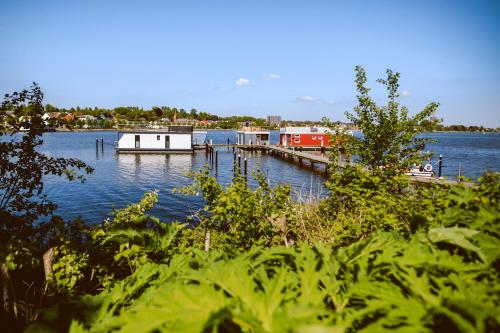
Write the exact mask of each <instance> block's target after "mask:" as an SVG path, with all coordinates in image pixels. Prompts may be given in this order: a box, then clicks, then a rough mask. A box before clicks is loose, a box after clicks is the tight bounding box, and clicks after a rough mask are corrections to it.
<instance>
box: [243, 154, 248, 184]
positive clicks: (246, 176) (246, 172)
mask: <svg viewBox="0 0 500 333" xmlns="http://www.w3.org/2000/svg"><path fill="white" fill-rule="evenodd" d="M244 163H245V182H246V181H247V180H248V164H247V158H246V157H245V161H244Z"/></svg>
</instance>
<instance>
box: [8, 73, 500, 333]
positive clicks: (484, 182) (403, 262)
mask: <svg viewBox="0 0 500 333" xmlns="http://www.w3.org/2000/svg"><path fill="white" fill-rule="evenodd" d="M366 82H367V80H366V73H365V71H364V69H363V68H362V67H357V68H356V85H357V91H358V96H357V97H358V105H357V106H356V107H355V108H354V110H353V112H352V114H349V115H348V117H349V118H350V119H351V120H352V122H353V123H355V124H356V125H357V126H359V127H360V128H362V129H363V131H364V133H365V135H364V137H363V138H355V137H352V136H343V135H342V134H339V136H338V137H337V140H336V142H335V144H334V145H333V146H332V147H331V150H332V152H331V156H337V154H338V153H339V152H340V151H342V153H344V154H346V155H350V156H357V158H356V162H357V163H356V164H354V163H353V164H351V163H339V162H338V161H337V160H336V159H334V158H332V161H331V163H330V166H329V180H328V182H327V184H326V185H327V187H328V189H329V192H330V194H329V196H328V197H327V198H325V199H321V200H312V199H310V200H303V201H296V200H293V199H292V196H291V189H290V187H289V186H287V185H286V184H282V185H278V186H275V187H271V186H270V185H269V183H268V182H267V180H266V179H265V177H264V176H263V175H262V174H260V173H256V174H254V175H253V177H254V178H255V180H256V181H257V184H258V185H257V186H256V187H253V188H251V187H249V186H248V185H247V181H246V180H245V178H244V177H242V176H241V174H240V172H239V170H238V168H235V174H234V179H233V182H232V183H231V184H230V185H229V186H227V187H224V186H222V185H220V184H219V183H218V182H217V179H216V178H215V177H214V176H213V174H212V170H210V169H208V168H207V169H203V170H200V171H198V172H195V173H193V174H192V175H191V176H192V177H193V184H192V185H191V186H188V187H186V188H181V189H178V190H177V191H178V192H179V195H200V196H203V198H204V200H205V202H206V205H205V207H204V208H203V209H202V210H200V211H198V212H196V213H195V214H193V216H192V217H191V221H192V222H191V223H162V221H161V220H160V219H159V218H157V217H155V216H152V215H150V214H149V211H150V210H151V208H153V206H154V204H155V202H156V200H157V199H158V196H157V192H155V191H153V192H149V193H146V194H145V195H144V197H143V199H142V200H141V201H140V202H138V203H136V204H132V205H130V206H129V207H126V208H124V209H122V210H116V211H114V212H113V213H112V216H111V217H110V218H109V219H107V220H105V221H103V222H102V223H100V224H97V225H94V226H86V225H85V224H83V223H81V222H78V221H77V222H76V223H64V222H63V221H61V220H60V219H57V218H56V217H52V218H51V219H50V220H49V222H46V223H43V224H38V223H36V221H35V220H34V219H33V218H31V219H26V222H25V223H22V224H19V226H20V227H19V229H8V228H7V224H5V225H4V224H2V227H3V229H1V231H2V237H4V238H3V239H5V242H2V243H1V244H2V245H1V248H0V260H1V262H2V277H1V280H0V281H1V288H2V293H3V298H4V299H3V301H4V302H3V304H4V306H3V307H2V309H1V316H2V318H1V320H2V321H3V323H5V325H2V327H8V328H10V329H11V330H12V331H21V330H23V329H24V328H26V332H38V331H44V332H66V331H70V332H112V331H122V332H358V331H366V332H373V331H400V332H448V331H449V332H495V331H498V330H500V313H499V312H498V310H497V309H498V307H499V306H500V289H499V288H498V285H499V281H500V270H499V267H500V247H499V246H498V245H499V244H500V223H499V222H500V203H499V200H500V174H499V173H486V174H485V175H483V177H481V178H480V179H479V181H478V184H477V185H476V186H474V187H466V186H464V185H463V184H457V185H453V186H450V185H438V184H432V183H428V184H420V185H417V184H412V183H410V182H409V180H408V178H406V177H405V176H402V175H401V170H404V169H405V168H406V167H407V166H408V165H410V164H411V163H414V162H415V161H418V160H419V159H421V158H422V156H423V155H422V151H423V148H424V147H425V143H426V142H425V141H423V140H422V139H419V138H418V137H417V134H418V133H419V130H421V129H422V128H423V124H422V121H423V120H425V119H427V117H428V116H429V114H431V113H432V112H433V111H434V110H435V109H436V108H437V107H438V104H436V103H431V104H429V105H428V106H427V107H426V108H425V109H424V110H423V111H421V112H419V113H417V114H416V115H415V116H410V115H409V113H408V110H407V109H406V108H405V107H403V106H401V105H400V104H399V102H398V82H399V74H398V73H394V72H392V71H388V72H387V77H386V78H385V79H384V80H380V81H379V82H380V83H381V84H383V85H384V87H386V88H387V92H388V103H387V105H385V106H378V105H377V104H376V103H375V101H374V100H373V99H372V98H371V97H370V95H369V89H368V88H367V86H366ZM18 102H20V101H18ZM38 103H39V99H38V98H37V99H36V100H35V101H32V100H28V101H27V104H35V105H39V104H38ZM9 105H10V107H9ZM6 108H9V109H11V108H12V103H11V104H8V103H7V104H5V103H4V107H3V109H4V110H5V109H6ZM33 116H34V117H36V115H35V114H34V115H33ZM27 125H28V124H27ZM332 126H334V125H332ZM339 133H340V132H339ZM35 137H36V138H38V136H35ZM38 139H39V138H38ZM0 147H3V146H0ZM6 151H8V150H2V151H1V152H2V158H3V159H4V160H2V161H7V160H9V161H10V162H11V164H8V165H11V166H10V168H12V170H16V163H17V162H18V161H19V160H17V159H13V160H11V159H10V158H9V156H8V155H5V154H6ZM4 156H5V157H4ZM353 159H354V157H353ZM52 162H53V161H52ZM66 162H68V161H66ZM2 163H5V162H2ZM61 163H62V162H61ZM6 165H7V164H6ZM61 165H63V164H61ZM66 167H67V168H73V171H72V172H70V173H69V174H71V175H73V178H71V179H74V178H75V177H81V176H82V174H77V173H76V172H77V171H78V167H81V168H84V167H85V166H84V165H83V164H76V165H67V166H66ZM80 170H85V171H88V172H90V171H91V170H87V169H80ZM60 174H61V175H65V174H66V173H65V172H60ZM25 176H26V174H25V173H19V178H20V179H24V178H23V177H25ZM40 181H41V179H38V178H37V179H31V180H29V181H27V182H28V183H30V184H38V183H37V182H40ZM42 189H43V188H42ZM30 194H33V193H28V194H26V195H25V196H23V199H24V200H25V201H23V202H24V204H29V205H31V204H35V202H37V200H33V199H32V196H30ZM2 213H3V214H4V215H3V219H2V223H5V222H3V221H11V222H9V223H11V225H14V223H16V221H17V219H18V217H20V216H21V215H22V214H17V213H16V211H13V210H11V211H7V210H3V211H2ZM18 215H19V216H18ZM49 216H50V214H49ZM9 228H10V227H9ZM35 235H37V236H36V237H38V238H35ZM30 237H32V238H30ZM44 253H45V256H44V259H45V260H43V259H42V256H43V254H44ZM44 263H45V265H44ZM44 268H45V270H44Z"/></svg>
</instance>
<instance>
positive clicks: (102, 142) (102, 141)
mask: <svg viewBox="0 0 500 333" xmlns="http://www.w3.org/2000/svg"><path fill="white" fill-rule="evenodd" d="M101 152H104V139H103V138H101Z"/></svg>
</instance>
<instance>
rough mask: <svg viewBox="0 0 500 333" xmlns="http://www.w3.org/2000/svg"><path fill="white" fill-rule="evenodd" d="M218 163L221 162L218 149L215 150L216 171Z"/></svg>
mask: <svg viewBox="0 0 500 333" xmlns="http://www.w3.org/2000/svg"><path fill="white" fill-rule="evenodd" d="M218 164H219V151H218V150H216V151H215V171H216V172H217V168H218Z"/></svg>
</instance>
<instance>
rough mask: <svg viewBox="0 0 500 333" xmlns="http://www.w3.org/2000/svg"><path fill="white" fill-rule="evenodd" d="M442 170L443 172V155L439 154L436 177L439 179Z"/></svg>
mask: <svg viewBox="0 0 500 333" xmlns="http://www.w3.org/2000/svg"><path fill="white" fill-rule="evenodd" d="M442 170H443V155H441V154H439V162H438V177H441V171H442Z"/></svg>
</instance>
